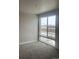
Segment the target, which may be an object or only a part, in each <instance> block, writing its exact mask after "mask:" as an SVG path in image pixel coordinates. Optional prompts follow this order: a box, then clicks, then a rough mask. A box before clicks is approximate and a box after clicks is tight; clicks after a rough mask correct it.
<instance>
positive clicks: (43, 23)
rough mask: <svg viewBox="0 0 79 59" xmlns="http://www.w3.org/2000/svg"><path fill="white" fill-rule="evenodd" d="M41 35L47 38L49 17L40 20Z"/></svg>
mask: <svg viewBox="0 0 79 59" xmlns="http://www.w3.org/2000/svg"><path fill="white" fill-rule="evenodd" d="M40 35H42V36H47V17H42V18H41V20H40Z"/></svg>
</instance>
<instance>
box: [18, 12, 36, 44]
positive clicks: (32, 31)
mask: <svg viewBox="0 0 79 59" xmlns="http://www.w3.org/2000/svg"><path fill="white" fill-rule="evenodd" d="M37 39H38V19H37V16H36V15H32V14H27V13H22V12H20V15H19V43H26V42H31V41H36V40H37Z"/></svg>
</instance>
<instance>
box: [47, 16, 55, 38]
mask: <svg viewBox="0 0 79 59" xmlns="http://www.w3.org/2000/svg"><path fill="white" fill-rule="evenodd" d="M55 26H56V15H54V16H49V17H48V37H50V38H53V39H55Z"/></svg>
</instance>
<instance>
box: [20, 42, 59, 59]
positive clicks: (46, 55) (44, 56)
mask: <svg viewBox="0 0 79 59" xmlns="http://www.w3.org/2000/svg"><path fill="white" fill-rule="evenodd" d="M19 59H58V52H57V50H56V49H55V48H54V47H52V46H50V45H47V44H44V43H41V42H34V43H30V44H24V45H20V46H19Z"/></svg>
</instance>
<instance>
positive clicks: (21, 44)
mask: <svg viewBox="0 0 79 59" xmlns="http://www.w3.org/2000/svg"><path fill="white" fill-rule="evenodd" d="M32 42H37V41H28V42H22V43H19V45H23V44H28V43H32Z"/></svg>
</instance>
